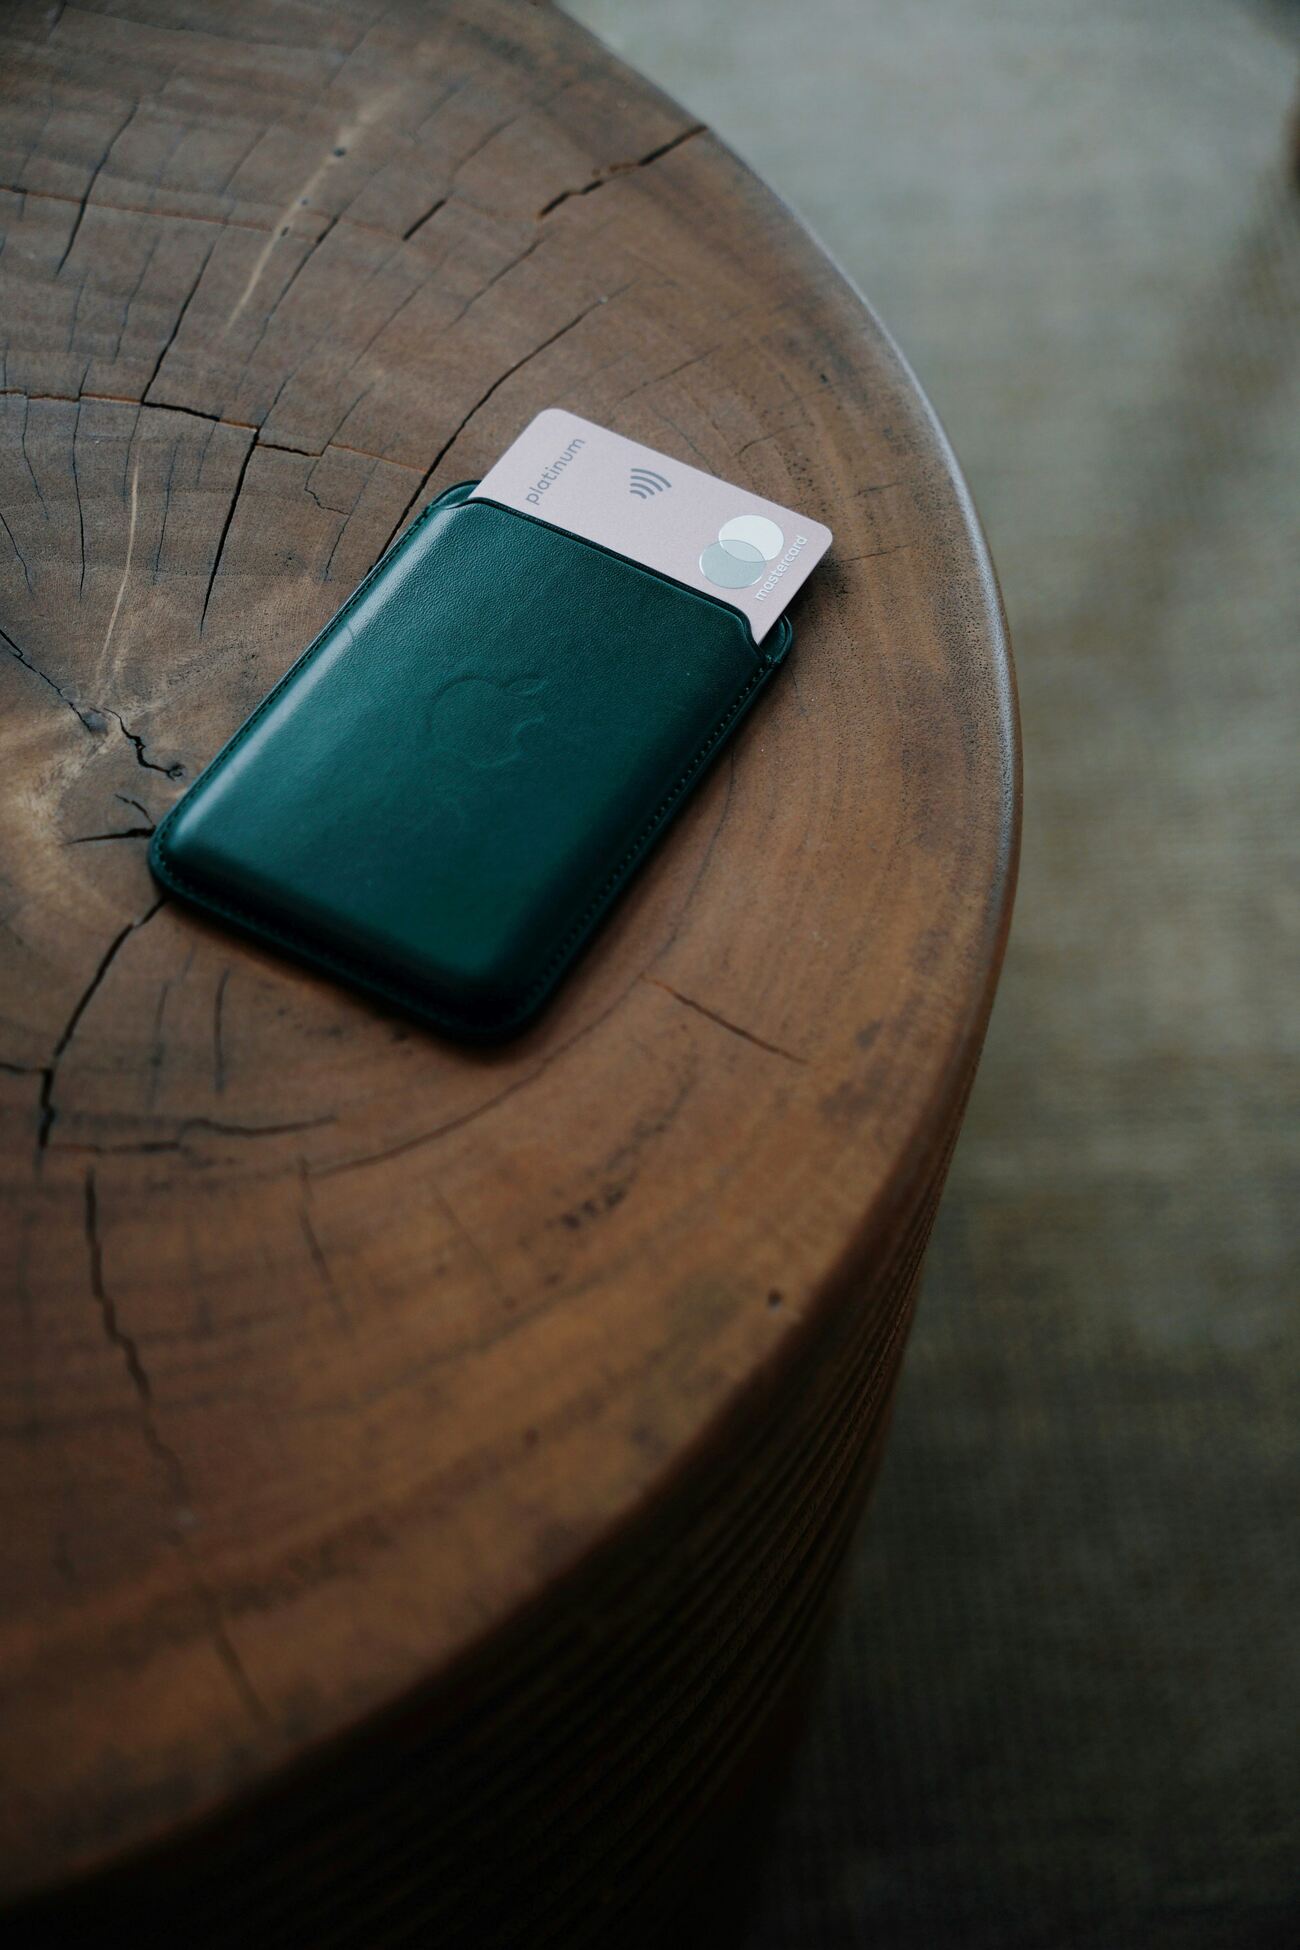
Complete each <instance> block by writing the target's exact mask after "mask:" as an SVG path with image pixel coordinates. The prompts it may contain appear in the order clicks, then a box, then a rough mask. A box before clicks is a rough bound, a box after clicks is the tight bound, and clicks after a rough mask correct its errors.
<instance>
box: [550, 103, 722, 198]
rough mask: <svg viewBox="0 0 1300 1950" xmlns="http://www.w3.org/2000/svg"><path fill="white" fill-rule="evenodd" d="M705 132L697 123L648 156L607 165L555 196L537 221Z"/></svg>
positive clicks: (652, 150) (646, 165) (656, 159)
mask: <svg viewBox="0 0 1300 1950" xmlns="http://www.w3.org/2000/svg"><path fill="white" fill-rule="evenodd" d="M705 132H706V125H705V124H704V123H703V122H696V123H694V124H693V125H692V127H691V128H689V129H683V130H682V131H681V133H680V135H675V136H673V137H672V138H671V139H670V140H669V141H668V142H661V143H660V144H659V147H658V148H657V149H651V150H650V152H649V153H648V154H647V155H644V156H635V157H633V158H632V159H631V160H630V161H629V162H615V163H609V164H607V165H606V167H605V168H604V169H601V170H598V171H597V173H596V174H595V175H594V176H593V177H592V179H591V181H590V182H589V183H582V184H580V185H579V186H578V188H577V189H572V190H561V191H560V193H559V195H558V196H553V197H552V198H551V200H550V202H549V203H543V205H542V207H541V209H540V210H539V211H538V212H537V221H538V222H539V223H540V222H541V220H542V218H543V217H549V216H550V214H551V212H552V210H558V209H559V207H560V205H561V204H562V203H567V202H569V200H570V198H572V197H575V196H590V195H591V193H592V191H593V190H602V189H604V187H605V185H606V183H612V182H613V181H614V179H615V177H618V176H628V175H630V174H631V173H632V171H633V170H635V169H647V168H648V167H649V165H650V164H651V163H655V162H658V160H659V158H660V157H661V156H666V155H668V154H669V153H670V152H671V151H672V150H674V149H680V148H681V146H682V144H683V143H684V142H689V141H690V140H691V139H692V137H693V136H697V135H703V134H705Z"/></svg>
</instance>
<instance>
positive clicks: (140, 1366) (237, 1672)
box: [84, 1166, 271, 1727]
mask: <svg viewBox="0 0 1300 1950" xmlns="http://www.w3.org/2000/svg"><path fill="white" fill-rule="evenodd" d="M84 1197H85V1205H84V1214H85V1216H84V1227H85V1234H86V1249H87V1252H88V1254H89V1258H90V1290H91V1295H92V1297H93V1299H94V1301H95V1305H96V1307H97V1308H98V1310H99V1317H100V1322H101V1325H102V1326H103V1329H104V1335H105V1338H106V1339H107V1341H108V1343H109V1345H110V1346H111V1347H113V1348H115V1349H116V1351H117V1352H118V1354H120V1355H121V1357H122V1365H123V1367H124V1368H125V1369H126V1373H127V1376H128V1377H129V1379H130V1382H131V1386H132V1388H133V1389H134V1390H135V1394H136V1398H137V1404H138V1408H139V1423H140V1431H141V1434H142V1436H143V1438H144V1443H145V1447H146V1448H147V1449H148V1451H149V1453H150V1455H151V1456H152V1457H153V1459H154V1461H155V1462H156V1463H157V1465H158V1467H159V1469H160V1470H161V1472H162V1474H163V1477H164V1479H165V1481H166V1483H167V1487H168V1492H169V1497H170V1501H171V1505H172V1527H171V1529H170V1531H169V1533H168V1541H169V1543H170V1544H171V1545H172V1547H173V1548H174V1549H175V1550H176V1552H177V1553H178V1555H179V1556H180V1558H181V1561H182V1563H183V1564H184V1567H185V1571H186V1574H187V1576H188V1579H189V1583H190V1587H191V1589H192V1591H193V1593H194V1596H195V1597H196V1598H197V1600H198V1601H199V1605H200V1608H201V1610H202V1614H203V1620H204V1624H205V1627H206V1629H207V1633H208V1637H209V1639H210V1641H211V1643H212V1646H213V1649H214V1651H215V1652H216V1654H217V1656H218V1658H219V1659H220V1660H221V1663H222V1665H223V1666H224V1667H225V1669H226V1672H227V1674H228V1676H229V1678H230V1681H231V1683H232V1685H233V1686H234V1688H235V1691H236V1692H237V1693H238V1695H239V1698H240V1700H241V1701H242V1703H243V1705H244V1708H245V1710H246V1711H247V1713H248V1715H249V1717H250V1718H251V1719H252V1720H253V1721H254V1722H255V1723H256V1724H257V1725H258V1726H260V1727H265V1726H268V1725H269V1724H270V1720H271V1716H270V1714H269V1712H268V1711H267V1708H266V1706H265V1704H264V1702H263V1701H262V1699H261V1697H260V1695H259V1694H258V1692H257V1690H256V1688H255V1687H254V1686H253V1683H252V1681H251V1679H250V1678H249V1676H248V1672H247V1670H246V1668H245V1666H244V1663H243V1660H242V1659H241V1658H240V1657H239V1654H238V1652H237V1651H236V1649H235V1646H234V1644H233V1642H232V1640H231V1638H230V1634H229V1631H228V1630H227V1627H226V1623H225V1619H224V1617H223V1615H222V1610H221V1605H220V1603H219V1601H218V1599H217V1596H216V1593H215V1592H214V1591H213V1589H212V1587H211V1585H210V1584H209V1583H208V1581H207V1579H206V1577H205V1576H204V1575H203V1572H202V1571H201V1569H200V1568H199V1565H198V1562H197V1560H196V1557H195V1554H194V1551H193V1548H192V1546H191V1545H190V1542H189V1540H188V1538H187V1537H186V1535H185V1530H186V1528H187V1527H188V1526H189V1525H191V1524H193V1523H194V1522H195V1515H194V1508H193V1501H194V1500H193V1495H192V1493H191V1490H190V1484H189V1477H188V1473H187V1471H186V1468H185V1465H184V1463H183V1462H182V1461H181V1458H180V1456H179V1454H178V1453H177V1451H176V1450H175V1449H173V1448H172V1446H171V1444H170V1443H169V1442H167V1441H166V1440H165V1439H164V1437H163V1435H162V1433H161V1431H160V1429H159V1427H158V1418H157V1413H156V1409H155V1405H154V1392H153V1384H152V1382H151V1381H150V1379H149V1373H148V1370H147V1369H146V1367H145V1365H144V1360H143V1357H142V1356H141V1353H140V1344H139V1342H138V1341H137V1339H136V1338H135V1336H134V1335H133V1334H130V1333H128V1332H127V1330H126V1328H125V1327H124V1326H123V1325H122V1321H121V1318H120V1316H119V1314H118V1309H117V1304H116V1301H115V1300H114V1298H113V1295H112V1293H111V1292H110V1291H109V1288H108V1286H107V1284H106V1282H105V1279H104V1249H103V1242H102V1239H101V1237H100V1227H99V1195H98V1189H97V1186H96V1181H95V1171H94V1167H93V1166H91V1167H89V1168H88V1169H87V1172H86V1178H85V1188H84Z"/></svg>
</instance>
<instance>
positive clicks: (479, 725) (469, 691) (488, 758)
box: [425, 671, 547, 772]
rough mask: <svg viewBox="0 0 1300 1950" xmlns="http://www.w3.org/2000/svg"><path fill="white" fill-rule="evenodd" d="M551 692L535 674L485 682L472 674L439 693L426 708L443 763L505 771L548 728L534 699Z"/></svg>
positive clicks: (466, 673) (432, 738) (447, 685)
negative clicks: (446, 760)
mask: <svg viewBox="0 0 1300 1950" xmlns="http://www.w3.org/2000/svg"><path fill="white" fill-rule="evenodd" d="M546 688H547V680H546V678H545V677H542V676H538V675H536V674H534V673H532V672H529V673H527V674H522V675H520V676H518V677H507V678H504V679H502V678H500V677H495V676H492V677H479V676H476V675H474V674H473V673H472V672H469V671H466V672H464V673H463V674H462V675H460V676H458V677H453V678H452V679H451V681H450V682H449V683H447V684H444V685H443V687H442V689H441V690H439V691H435V692H434V694H433V696H432V697H431V698H430V699H429V700H428V702H427V703H426V705H425V711H426V714H427V723H428V729H429V736H430V744H431V746H432V748H433V749H434V750H435V752H436V753H437V755H438V757H439V758H440V759H443V758H448V757H449V758H450V759H451V760H452V761H453V762H454V763H455V764H456V765H468V766H469V767H470V768H471V770H473V771H475V772H500V771H504V770H505V768H506V767H507V766H510V765H516V764H518V762H519V761H520V759H522V758H523V757H525V756H526V744H525V740H526V737H527V734H528V733H529V732H530V731H532V730H534V729H535V728H536V727H537V726H539V725H542V724H545V722H546V713H545V711H544V710H543V709H541V707H540V706H539V705H537V704H534V703H532V702H531V700H533V699H536V698H540V696H541V694H542V693H543V692H544V691H545V690H546Z"/></svg>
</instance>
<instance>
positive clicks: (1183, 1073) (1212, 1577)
mask: <svg viewBox="0 0 1300 1950" xmlns="http://www.w3.org/2000/svg"><path fill="white" fill-rule="evenodd" d="M570 11H571V12H573V13H574V14H575V15H577V17H578V18H580V19H582V20H584V21H586V22H587V23H588V24H589V25H591V26H593V27H594V28H595V29H596V30H597V31H598V32H600V33H601V34H602V35H603V37H604V38H605V39H606V40H608V41H609V42H610V43H611V44H612V45H613V46H614V47H615V48H616V49H618V50H619V51H620V52H621V53H623V54H624V55H625V56H626V57H627V58H628V59H629V60H630V61H632V63H633V64H634V65H635V66H636V67H638V68H639V69H640V70H641V71H642V72H643V73H646V74H648V75H649V76H651V77H652V78H653V79H655V80H656V81H658V82H659V83H661V85H662V86H664V87H665V88H666V89H667V90H668V91H669V92H670V93H671V94H673V95H675V96H677V97H678V99H679V100H681V101H683V102H685V103H686V104H687V105H688V106H689V107H690V108H691V109H692V110H694V111H695V112H696V113H697V114H698V115H699V117H700V119H701V120H704V121H708V122H710V123H711V124H712V125H713V126H714V127H715V128H716V129H717V130H718V131H719V133H720V134H721V135H722V136H723V137H725V138H726V139H727V140H728V141H730V142H731V143H732V145H733V146H734V147H735V148H737V149H738V150H739V151H740V152H741V154H742V155H744V156H745V157H746V158H747V159H748V160H749V161H751V162H752V163H753V165H754V166H755V168H757V169H758V170H759V172H760V173H761V174H762V175H764V176H765V177H766V178H767V179H768V180H769V181H770V182H772V183H773V184H774V185H775V186H776V187H777V188H778V189H779V190H780V191H781V192H782V193H783V194H784V195H785V196H786V197H787V198H788V199H789V200H790V201H792V202H793V203H794V204H795V206H796V207H797V208H798V209H799V210H801V211H802V213H803V214H804V216H805V217H806V218H807V220H808V221H809V222H810V223H811V225H812V226H813V228H814V229H815V230H816V231H817V232H818V233H819V235H820V236H821V237H822V238H823V240H824V241H825V242H826V244H827V245H828V246H829V248H830V249H831V250H832V251H833V253H834V254H835V255H836V257H837V258H838V259H839V260H840V262H841V263H842V264H843V265H844V266H845V268H846V269H847V270H848V272H849V273H850V275H851V276H853V277H854V278H855V279H856V281H857V282H858V284H859V285H860V286H861V288H862V289H863V291H864V292H865V293H866V294H867V296H868V297H869V298H870V300H871V301H872V303H873V304H874V305H875V306H876V308H877V309H878V310H879V311H880V312H881V314H882V315H883V317H884V318H885V320H886V322H887V323H888V324H889V326H890V327H891V328H892V330H893V331H894V332H895V334H896V335H897V337H898V338H899V340H900V341H901V343H902V345H903V347H904V349H905V351H906V352H907V353H908V355H909V357H910V358H911V359H912V361H913V364H914V365H915V367H916V369H917V371H918V373H919V375H920V377H921V380H922V383H923V384H924V385H925V386H926V388H927V390H928V391H929V392H930V394H931V397H932V398H933V400H934V401H935V404H936V406H937V407H938V410H939V413H940V415H941V417H942V418H943V420H944V422H945V424H946V426H947V428H948V431H949V433H950V435H951V437H952V439H953V443H954V445H955V447H956V450H957V453H958V455H959V456H960V458H961V460H962V463H963V465H964V467H965V469H966V472H967V475H968V478H969V480H970V483H971V486H972V489H973V491H974V494H975V498H976V501H977V503H978V505H979V507H980V510H981V513H982V515H983V518H984V521H985V524H986V527H987V529H988V533H989V538H990V541H991V544H992V549H993V554H994V558H995V560H996V562H997V564H998V568H999V571H1000V573H1001V576H1002V581H1003V587H1004V590H1005V594H1006V601H1007V608H1008V612H1009V615H1010V619H1011V628H1012V636H1013V640H1014V643H1015V648H1016V657H1017V664H1018V669H1019V676H1020V686H1021V697H1022V704H1023V712H1024V733H1025V750H1026V811H1025V851H1024V866H1023V873H1022V878H1021V891H1020V900H1019V906H1018V910H1017V917H1016V925H1015V932H1014V935H1013V941H1012V947H1011V952H1010V957H1009V960H1008V963H1007V968H1006V974H1005V978H1004V981H1003V985H1002V991H1001V997H1000V1000H999V1003H998V1007H997V1012H996V1016H995V1020H994V1024H993V1029H992V1032H991V1035H990V1038H989V1043H988V1048H987V1052H986V1055H985V1060H984V1066H983V1069H982V1072H981V1076H980V1081H979V1085H978V1087H977V1090H976V1093H975V1097H974V1099H973V1102H972V1104H971V1109H970V1114H969V1117H968V1120H967V1125H966V1133H965V1136H964V1138H963V1141H962V1144H961V1147H960V1150H959V1153H958V1156H957V1160H956V1164H955V1166H954V1170H953V1175H952V1180H951V1184H950V1189H949V1193H948V1197H947V1201H946V1204H945V1207H944V1210H943V1213H942V1217H941V1221H940V1224H939V1227H938V1230H937V1233H936V1238H935V1243H934V1248H933V1252H932V1255H931V1261H930V1267H929V1274H928V1279H927V1285H926V1291H925V1294H924V1297H923V1302H922V1308H921V1313H920V1317H919V1321H918V1325H917V1328H916V1332H915V1335H914V1338H913V1342H912V1346H911V1349H910V1352H909V1356H908V1363H907V1370H906V1376H905V1382H904V1388H903V1394H902V1398H901V1401H900V1404H899V1414H898V1418H897V1424H896V1428H895V1433H894V1437H893V1443H892V1448H891V1451H890V1454H889V1458H888V1460H887V1463H886V1467H885V1472H884V1476H883V1479H882V1483H881V1487H880V1491H879V1494H878V1496H877V1500H876V1503H875V1507H874V1510H873V1514H872V1519H871V1521H870V1523H869V1525H868V1527H867V1530H866V1532H865V1534H864V1536H863V1539H862V1541H861V1543H860V1545H859V1548H858V1553H857V1558H856V1563H855V1567H854V1576H853V1581H852V1589H851V1594H850V1601H849V1604H848V1607H847V1610H846V1612H845V1614H844V1616H843V1618H842V1620H841V1624H840V1627H839V1630H838V1632H837V1635H836V1638H835V1642H834V1646H833V1648H832V1652H831V1657H830V1661H829V1665H828V1668H827V1671H826V1674H825V1677H824V1682H823V1685H822V1688H821V1693H820V1701H819V1706H818V1710H817V1715H816V1718H815V1721H814V1724H813V1726H812V1727H811V1729H810V1732H809V1736H808V1739H807V1742H806V1745H805V1748H804V1750H803V1753H802V1756H801V1759H800V1762H799V1765H798V1769H797V1774H796V1778H795V1780H794V1781H793V1783H792V1786H791V1789H790V1792H789V1794H788V1795H787V1798H786V1800H785V1803H784V1807H783V1810H782V1814H781V1818H780V1829H779V1834H778V1836H777V1839H776V1844H775V1846H774V1848H773V1849H772V1850H771V1852H770V1856H769V1858H768V1860H767V1866H766V1870H765V1872H764V1877H763V1883H762V1892H761V1902H760V1913H759V1915H758V1917H757V1919H756V1922H755V1925H754V1928H753V1930H752V1932H751V1934H750V1936H749V1937H748V1938H747V1941H746V1950H794V1947H795V1946H798V1950H840V1947H841V1946H844V1950H849V1946H859V1945H861V1946H867V1945H871V1946H873V1947H874V1950H888V1947H889V1946H894V1945H899V1946H912V1945H918V1946H925V1950H954V1947H955V1946H961V1950H968V1947H969V1946H988V1947H989V1950H993V1946H997V1950H1012V1947H1014V1946H1020V1945H1023V1946H1038V1945H1049V1946H1062V1945H1068V1946H1081V1947H1082V1946H1086V1947H1087V1950H1125V1947H1126V1946H1134V1947H1135V1950H1136V1947H1137V1946H1141V1950H1164V1947H1165V1946H1169V1947H1170V1950H1173V1947H1174V1946H1177V1947H1178V1950H1184V1947H1186V1950H1220V1947H1221V1946H1222V1950H1227V1946H1233V1950H1236V1947H1237V1946H1244V1947H1245V1950H1259V1947H1262V1946H1273V1945H1277V1946H1281V1945H1283V1944H1287V1945H1291V1944H1294V1943H1296V1942H1300V1753H1298V1748H1300V1738H1298V1736H1300V1545H1298V1543H1297V1537H1296V1521H1295V1519H1296V1511H1297V1508H1298V1507H1300V1416H1298V1415H1297V1407H1298V1398H1300V1389H1298V1388H1297V1382H1298V1380H1300V1345H1298V1343H1300V1334H1298V1332H1297V1314H1298V1311H1300V1263H1298V1262H1300V1251H1298V1244H1300V1228H1298V1224H1297V1214H1298V1211H1300V1187H1298V1186H1297V1182H1296V1173H1295V1157H1296V1138H1297V1131H1298V1130H1300V1047H1298V1045H1300V1009H1297V996H1298V995H1300V954H1298V953H1297V948H1298V945H1300V902H1298V900H1297V876H1296V872H1295V862H1296V836H1297V833H1300V805H1298V804H1297V800H1298V798H1300V791H1298V785H1300V767H1297V764H1296V761H1295V746H1296V733H1295V727H1296V706H1297V703H1298V702H1300V698H1298V696H1297V690H1298V688H1300V687H1298V685H1297V658H1296V634H1297V629H1296V626H1297V622H1298V621H1300V603H1298V602H1297V597H1298V596H1300V582H1298V578H1297V563H1298V562H1300V548H1298V547H1297V543H1298V542H1300V534H1298V532H1297V530H1298V527H1300V523H1298V522H1297V512H1298V509H1300V488H1298V486H1297V482H1298V479H1300V330H1298V329H1297V328H1298V326H1300V192H1297V191H1296V190H1294V189H1293V188H1292V187H1290V186H1289V184H1288V182H1287V177H1286V171H1285V167H1284V157H1285V154H1286V129H1287V123H1288V118H1289V111H1290V105H1291V97H1292V94H1293V91H1294V87H1295V70H1296V63H1295V50H1296V45H1297V41H1298V40H1300V14H1298V13H1297V11H1296V10H1295V9H1294V8H1293V7H1288V6H1284V5H1281V4H1277V5H1274V6H1271V7H1270V6H1266V5H1264V4H1256V5H1250V4H1247V0H1147V3H1146V4H1138V3H1137V0H1130V4H1128V5H1121V4H1118V0H915V3H914V4H912V5H910V6H907V7H897V6H895V7H890V6H887V5H885V4H884V0H799V4H798V5H791V4H789V0H780V3H778V0H746V4H745V5H743V6H741V5H738V4H733V5H731V6H729V7H725V6H715V7H712V8H709V7H702V6H700V4H699V0H656V4H655V5H654V6H653V7H636V8H634V7H631V6H629V5H626V4H623V5H620V4H618V0H571V5H570Z"/></svg>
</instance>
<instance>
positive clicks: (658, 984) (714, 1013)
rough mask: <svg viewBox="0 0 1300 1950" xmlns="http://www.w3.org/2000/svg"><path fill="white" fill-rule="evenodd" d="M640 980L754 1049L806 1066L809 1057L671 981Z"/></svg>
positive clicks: (654, 976) (647, 978) (655, 977)
mask: <svg viewBox="0 0 1300 1950" xmlns="http://www.w3.org/2000/svg"><path fill="white" fill-rule="evenodd" d="M642 980H643V981H645V982H648V983H649V984H650V986H651V988H656V989H662V990H663V991H664V994H665V995H671V996H672V998H673V1000H674V1001H675V1002H680V1003H681V1004H682V1006H683V1007H684V1008H687V1009H694V1010H695V1012H696V1014H697V1015H701V1016H707V1018H708V1020H709V1021H710V1022H716V1023H717V1025H718V1027H719V1028H720V1029H726V1030H728V1031H730V1033H731V1034H732V1035H733V1036H739V1037H740V1038H741V1039H742V1040H743V1041H744V1042H746V1043H753V1045H754V1047H755V1048H756V1049H762V1050H766V1051H767V1053H768V1055H769V1056H783V1057H784V1058H785V1060H786V1062H787V1063H799V1064H802V1065H804V1066H805V1067H806V1066H807V1063H808V1061H809V1059H808V1058H807V1057H806V1056H799V1055H798V1054H797V1053H796V1052H795V1051H794V1050H792V1049H783V1048H782V1046H781V1044H780V1043H769V1042H768V1040H767V1038H766V1037H765V1036H759V1035H756V1034H755V1032H754V1031H753V1030H752V1029H746V1028H745V1027H744V1026H743V1024H741V1023H738V1022H732V1021H731V1019H730V1017H729V1016H724V1015H722V1014H720V1012H719V1011H718V1010H717V1009H710V1008H709V1006H708V1004H707V1003H706V1002H697V1001H696V1000H695V997H694V996H693V995H683V994H682V991H681V990H680V989H675V988H674V987H673V985H672V983H671V982H665V981H664V980H663V979H662V977H661V976H658V975H645V976H643V977H642Z"/></svg>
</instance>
